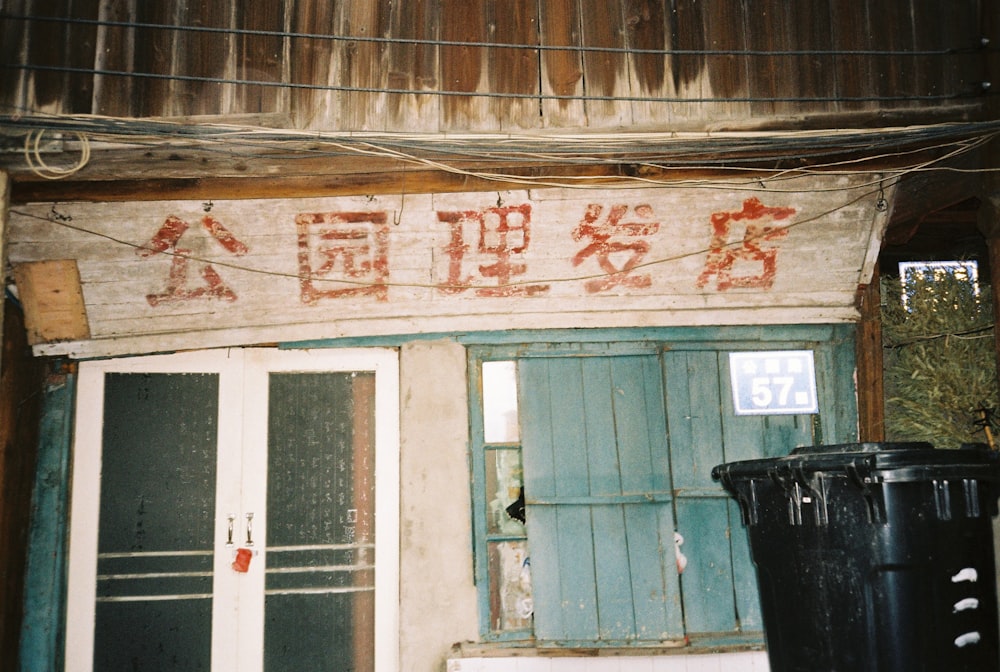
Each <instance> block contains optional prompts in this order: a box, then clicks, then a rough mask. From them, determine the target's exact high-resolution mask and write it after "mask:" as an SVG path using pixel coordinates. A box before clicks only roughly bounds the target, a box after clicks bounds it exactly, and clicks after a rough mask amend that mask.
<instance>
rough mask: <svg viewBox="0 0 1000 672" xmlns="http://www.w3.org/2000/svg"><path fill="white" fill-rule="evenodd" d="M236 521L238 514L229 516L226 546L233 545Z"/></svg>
mask: <svg viewBox="0 0 1000 672" xmlns="http://www.w3.org/2000/svg"><path fill="white" fill-rule="evenodd" d="M235 521H236V514H235V513H230V514H229V531H228V532H227V533H226V546H232V545H233V523H234V522H235Z"/></svg>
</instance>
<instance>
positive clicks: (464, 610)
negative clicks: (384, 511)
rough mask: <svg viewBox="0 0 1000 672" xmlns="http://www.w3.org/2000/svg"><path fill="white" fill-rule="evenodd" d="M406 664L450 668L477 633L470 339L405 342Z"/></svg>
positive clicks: (435, 671) (413, 671)
mask: <svg viewBox="0 0 1000 672" xmlns="http://www.w3.org/2000/svg"><path fill="white" fill-rule="evenodd" d="M399 360H400V361H399V363H400V416H401V420H400V422H401V428H400V429H401V436H402V441H401V446H400V488H401V492H400V556H401V557H400V633H399V637H400V666H399V669H400V670H406V671H407V672H443V671H444V670H445V664H446V660H447V657H448V653H449V651H450V649H451V645H452V644H453V643H455V642H457V641H461V640H476V639H477V638H478V631H479V628H478V616H477V607H476V589H475V585H474V584H473V572H472V531H471V525H472V513H471V495H470V491H469V482H470V476H469V466H468V456H467V451H468V436H469V421H468V416H469V411H468V391H467V383H466V375H465V372H466V358H465V348H464V347H462V346H461V345H459V344H458V343H455V342H453V341H433V342H432V341H418V342H414V343H409V344H406V345H404V346H403V347H402V348H401V351H400V358H399Z"/></svg>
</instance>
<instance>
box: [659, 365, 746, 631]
mask: <svg viewBox="0 0 1000 672" xmlns="http://www.w3.org/2000/svg"><path fill="white" fill-rule="evenodd" d="M663 366H664V378H665V380H666V386H667V423H668V427H669V431H670V463H671V474H672V477H673V487H674V495H675V498H676V499H675V502H674V507H675V510H676V512H677V529H678V531H679V532H680V533H681V535H683V537H684V544H683V546H682V547H681V550H682V552H683V553H684V554H685V555H686V557H687V560H688V561H687V567H686V568H685V570H684V573H683V575H682V576H681V587H682V590H683V592H684V623H685V627H686V630H687V632H688V633H689V634H691V633H697V632H721V631H731V630H734V629H735V628H736V604H735V598H734V593H733V574H732V571H733V570H732V556H731V551H730V548H729V544H728V543H722V540H725V539H727V538H728V532H729V515H728V510H727V499H728V497H727V496H726V494H725V492H724V491H723V490H722V488H721V487H719V486H718V485H716V484H714V483H713V482H712V479H711V470H712V467H713V466H715V465H716V464H719V463H720V462H722V461H723V459H722V458H723V454H724V453H723V432H722V419H721V413H720V412H719V411H720V410H721V402H720V393H721V390H720V383H719V368H720V367H719V364H718V354H716V353H715V352H712V351H702V352H698V351H692V352H681V351H677V352H665V353H664V354H663Z"/></svg>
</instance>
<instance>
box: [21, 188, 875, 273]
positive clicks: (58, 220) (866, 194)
mask: <svg viewBox="0 0 1000 672" xmlns="http://www.w3.org/2000/svg"><path fill="white" fill-rule="evenodd" d="M869 186H871V185H867V184H865V185H855V186H854V187H853V188H852V189H851V191H857V190H858V189H867V187H869ZM765 191H766V190H765ZM882 193H883V188H882V186H879V187H878V188H876V189H867V190H866V191H862V192H861V193H860V194H853V195H852V196H851V197H850V198H849V199H848V200H847V201H845V202H843V203H840V204H837V205H835V206H833V207H832V208H828V209H827V210H824V211H823V212H819V213H817V214H815V215H812V216H810V217H806V218H804V219H801V220H796V221H794V222H791V223H789V224H785V225H782V226H781V228H782V229H786V230H791V229H794V228H797V227H801V226H804V225H806V224H810V223H813V222H816V221H819V220H821V219H823V218H824V217H827V216H829V215H832V214H835V213H836V212H838V211H840V210H843V209H844V208H847V207H850V206H852V205H855V204H857V203H859V202H861V201H863V200H864V199H866V198H870V197H872V196H876V197H878V198H881V194H882ZM9 212H10V213H11V214H15V215H18V216H20V217H27V218H29V219H35V220H38V221H43V222H48V223H50V224H54V225H56V226H59V227H62V228H66V229H71V230H73V231H77V232H78V233H83V234H85V235H90V236H95V237H98V238H102V239H104V240H107V241H110V242H113V243H115V244H118V245H122V246H125V247H129V248H133V249H135V250H136V251H140V252H148V253H156V254H162V255H163V256H166V257H177V258H180V259H184V260H187V261H194V262H197V263H203V264H212V265H215V266H219V267H221V268H228V269H232V270H236V271H243V272H247V273H254V274H258V275H265V276H271V277H277V278H285V279H294V280H301V279H302V276H301V275H299V274H297V273H288V272H282V271H272V270H269V269H262V268H256V267H253V266H247V265H245V264H240V263H236V262H232V261H227V260H225V259H214V258H213V259H208V258H206V257H202V256H198V255H194V254H190V253H183V252H178V251H176V250H174V251H170V250H162V249H159V248H156V249H154V248H152V247H149V246H148V245H142V244H137V243H133V242H130V241H127V240H124V239H122V238H119V237H117V236H113V235H110V234H107V233H102V232H100V231H94V230H92V229H88V228H86V227H83V226H79V225H77V224H73V223H72V219H73V218H72V216H68V215H65V214H62V213H59V212H58V211H56V209H55V206H54V205H53V206H52V211H51V212H50V214H49V216H48V217H42V216H40V215H36V214H33V213H30V212H25V211H23V210H19V209H17V208H11V209H10V210H9ZM748 235H749V234H748ZM768 235H769V233H768V232H763V233H761V234H760V236H761V237H762V238H764V237H766V236H768ZM753 240H755V237H754V236H753V235H750V236H749V238H744V239H741V240H739V241H736V242H733V243H729V244H727V245H724V246H723V247H735V246H739V245H743V244H745V243H746V242H747V241H750V242H752V241H753ZM709 251H710V250H709V249H708V248H704V249H697V250H692V251H689V252H684V253H681V254H676V255H672V256H670V257H666V258H662V259H654V260H650V261H647V262H643V263H638V264H636V265H634V266H632V267H631V268H630V271H638V270H641V269H643V268H648V267H651V266H659V265H662V264H667V263H671V262H675V261H680V260H682V259H686V258H688V257H694V256H699V255H702V254H706V253H708V252H709ZM613 275H615V273H608V272H599V273H588V274H580V275H573V276H568V277H551V278H532V279H528V280H513V281H507V282H502V283H500V284H489V285H479V284H476V283H462V285H461V286H462V288H463V289H471V290H476V289H497V288H507V287H514V288H516V287H520V286H522V285H532V284H539V283H541V284H560V283H569V282H583V281H587V280H596V279H603V278H607V277H611V276H613ZM309 280H310V282H313V283H320V284H326V283H329V284H338V285H354V286H366V287H367V286H371V284H372V283H371V281H359V280H352V279H350V278H343V277H341V278H325V277H310V278H309ZM378 285H379V286H384V287H402V288H411V289H441V285H440V283H430V282H427V283H419V282H392V281H383V282H379V283H378Z"/></svg>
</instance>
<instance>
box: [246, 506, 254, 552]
mask: <svg viewBox="0 0 1000 672" xmlns="http://www.w3.org/2000/svg"><path fill="white" fill-rule="evenodd" d="M247 546H253V514H252V513H248V514H247Z"/></svg>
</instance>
